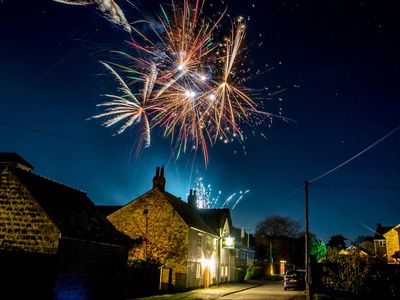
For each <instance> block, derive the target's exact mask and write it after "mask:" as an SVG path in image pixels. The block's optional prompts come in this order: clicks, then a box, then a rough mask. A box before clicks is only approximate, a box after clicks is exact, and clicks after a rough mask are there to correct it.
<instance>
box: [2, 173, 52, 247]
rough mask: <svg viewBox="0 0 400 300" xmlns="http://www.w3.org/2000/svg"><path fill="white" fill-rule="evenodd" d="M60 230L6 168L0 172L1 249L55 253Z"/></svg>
mask: <svg viewBox="0 0 400 300" xmlns="http://www.w3.org/2000/svg"><path fill="white" fill-rule="evenodd" d="M59 237H60V231H59V230H58V228H57V226H56V225H55V224H54V223H53V222H52V221H51V219H50V218H49V217H48V215H47V214H46V212H45V211H44V210H43V209H42V208H41V207H40V206H39V204H38V203H37V202H36V201H35V199H34V198H33V197H32V196H31V194H30V193H29V192H28V191H27V190H26V189H25V187H24V186H23V185H22V184H21V183H20V182H19V181H18V180H17V179H16V178H15V177H14V176H13V174H12V173H11V171H10V170H9V169H8V168H5V169H4V170H3V171H2V172H1V173H0V250H7V251H24V252H32V253H56V252H57V248H58V242H59Z"/></svg>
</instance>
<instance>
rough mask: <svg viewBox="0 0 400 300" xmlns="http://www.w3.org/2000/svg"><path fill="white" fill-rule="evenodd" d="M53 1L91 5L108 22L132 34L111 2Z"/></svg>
mask: <svg viewBox="0 0 400 300" xmlns="http://www.w3.org/2000/svg"><path fill="white" fill-rule="evenodd" d="M53 1H55V2H59V3H63V4H68V5H81V6H89V5H93V6H95V7H96V9H97V10H99V11H100V12H102V15H103V16H104V18H106V19H107V20H108V21H110V22H111V23H114V24H116V25H118V26H120V27H122V28H123V29H124V30H126V31H127V32H129V33H131V32H132V28H131V25H130V24H129V23H128V21H127V20H126V18H125V15H124V12H123V11H122V9H121V8H120V7H119V6H118V5H117V3H115V1H113V0H53Z"/></svg>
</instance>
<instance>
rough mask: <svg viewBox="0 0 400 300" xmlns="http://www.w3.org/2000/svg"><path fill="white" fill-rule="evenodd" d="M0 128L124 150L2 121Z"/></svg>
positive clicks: (119, 148)
mask: <svg viewBox="0 0 400 300" xmlns="http://www.w3.org/2000/svg"><path fill="white" fill-rule="evenodd" d="M0 126H4V127H9V128H15V129H19V130H24V131H28V132H33V133H38V134H42V135H47V136H53V137H56V138H60V139H65V140H70V141H74V142H79V143H85V144H90V145H95V146H99V147H105V148H111V149H115V150H119V151H123V150H125V149H124V148H122V147H118V146H113V145H108V144H102V143H98V142H95V141H90V140H86V139H82V138H77V137H73V136H68V135H62V134H59V133H54V132H49V131H44V130H40V129H35V128H29V127H25V126H20V125H15V124H11V123H6V122H3V121H0Z"/></svg>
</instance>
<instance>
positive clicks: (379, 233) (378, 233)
mask: <svg viewBox="0 0 400 300" xmlns="http://www.w3.org/2000/svg"><path fill="white" fill-rule="evenodd" d="M393 227H395V226H382V224H376V229H375V236H374V239H377V240H381V239H384V236H383V235H384V234H385V233H386V232H388V231H389V230H391V229H392V228H393Z"/></svg>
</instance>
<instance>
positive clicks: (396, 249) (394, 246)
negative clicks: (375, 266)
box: [383, 224, 400, 264]
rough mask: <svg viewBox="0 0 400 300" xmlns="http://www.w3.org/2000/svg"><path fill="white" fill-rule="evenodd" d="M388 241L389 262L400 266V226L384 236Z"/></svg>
mask: <svg viewBox="0 0 400 300" xmlns="http://www.w3.org/2000/svg"><path fill="white" fill-rule="evenodd" d="M383 236H384V237H385V241H386V255H387V261H388V263H390V264H393V263H396V264H400V224H399V225H397V226H394V227H392V228H391V229H390V230H388V231H387V232H386V233H384V234H383Z"/></svg>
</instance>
